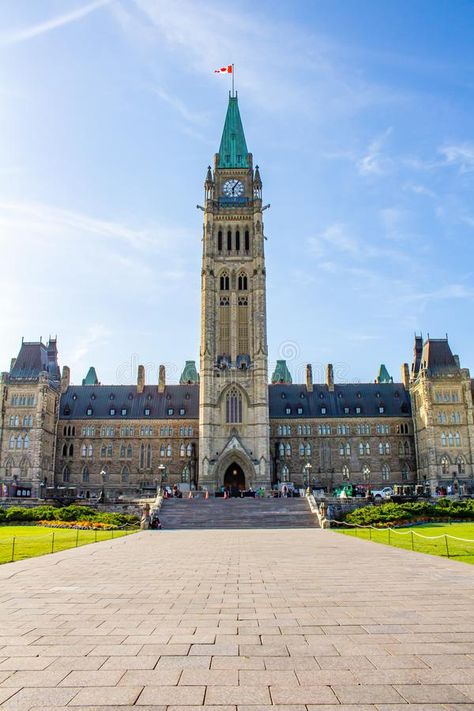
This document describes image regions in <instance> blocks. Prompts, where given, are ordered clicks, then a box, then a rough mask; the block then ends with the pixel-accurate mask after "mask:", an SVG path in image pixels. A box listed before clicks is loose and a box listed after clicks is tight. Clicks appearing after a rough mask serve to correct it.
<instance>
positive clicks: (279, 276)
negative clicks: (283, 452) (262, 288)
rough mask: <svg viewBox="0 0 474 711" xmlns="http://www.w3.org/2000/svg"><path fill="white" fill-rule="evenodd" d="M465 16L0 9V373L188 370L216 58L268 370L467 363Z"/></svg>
mask: <svg viewBox="0 0 474 711" xmlns="http://www.w3.org/2000/svg"><path fill="white" fill-rule="evenodd" d="M473 26H474V3H472V2H470V1H469V2H463V1H462V0H456V2H452V1H451V0H449V1H447V0H446V1H444V0H437V1H436V2H432V1H431V0H426V1H424V0H413V1H412V2H406V3H400V2H398V1H393V2H392V1H391V0H318V1H317V2H316V1H313V2H303V1H301V2H298V3H294V2H290V1H289V0H288V1H280V2H278V3H274V2H269V1H266V0H263V1H261V2H260V3H258V4H255V3H254V2H245V1H244V2H239V1H236V2H233V3H222V2H208V1H207V0H202V1H201V0H200V1H199V2H193V0H174V1H173V2H170V1H169V0H166V1H163V0H110V1H107V0H103V1H102V0H97V1H92V0H42V1H41V2H36V3H32V2H30V0H3V2H2V3H1V4H0V156H1V160H0V246H1V255H2V256H1V259H2V289H1V290H0V324H1V331H0V332H1V336H2V337H1V340H0V369H5V370H6V369H8V367H9V362H10V358H11V357H12V356H15V355H16V354H17V352H18V348H19V344H20V341H21V337H22V336H24V337H25V339H26V340H36V339H38V338H39V336H40V335H41V334H42V335H43V337H44V338H46V337H47V336H48V335H49V334H53V335H54V334H56V333H57V335H58V345H59V351H60V360H61V364H62V365H64V364H68V365H69V366H70V367H71V369H72V380H73V382H80V380H81V379H82V378H83V377H84V375H85V372H86V371H87V369H88V367H89V365H94V366H95V367H96V369H97V372H98V375H99V378H100V380H101V381H102V382H103V383H111V382H115V383H122V382H133V381H134V379H135V377H136V366H137V364H138V363H143V364H144V365H145V367H146V369H147V380H148V381H149V382H153V381H155V380H156V379H157V369H158V365H159V364H160V363H165V364H166V366H167V370H168V378H169V380H170V381H176V379H177V378H179V374H180V371H181V369H182V366H183V364H184V361H185V360H186V359H193V358H194V359H196V360H197V361H198V359H199V328H200V324H199V317H200V259H201V233H202V227H201V219H202V213H201V212H199V211H197V210H196V208H195V206H196V204H197V203H200V202H202V195H203V188H202V184H203V180H204V177H205V172H206V167H207V165H208V164H209V163H211V161H212V157H213V154H214V153H215V152H216V150H217V149H218V145H219V141H220V134H221V131H222V127H223V122H224V117H225V111H226V105H227V94H228V89H229V81H228V78H227V77H225V76H217V75H214V73H213V69H214V68H215V67H218V66H221V65H222V64H227V63H230V62H234V63H235V65H236V84H237V88H238V91H239V102H240V109H241V114H242V119H243V123H244V128H245V132H246V137H247V144H248V146H249V150H251V151H252V152H253V154H254V159H255V160H256V162H257V163H258V164H259V165H260V167H261V173H262V178H263V182H264V198H265V202H269V203H271V206H272V207H271V209H270V210H269V211H267V212H266V213H265V215H266V223H265V228H266V234H267V236H268V241H267V243H266V245H267V278H268V282H267V283H268V297H267V306H268V331H269V348H270V363H271V365H273V363H274V362H275V360H276V359H277V358H283V357H287V359H288V362H289V367H290V370H291V371H292V373H293V376H294V379H296V380H298V379H301V378H302V377H303V369H304V365H305V363H307V362H311V363H313V369H314V373H315V377H316V378H317V379H321V378H322V372H323V368H324V364H325V363H326V362H333V363H334V364H335V371H336V378H337V379H339V380H340V381H351V380H354V381H356V380H369V381H370V380H372V379H373V378H374V377H375V375H376V373H377V370H378V366H379V364H380V363H381V362H384V363H386V365H387V367H388V369H389V370H390V372H391V373H392V374H393V375H394V376H395V378H396V379H398V377H399V371H400V364H401V363H402V362H403V361H406V360H409V359H410V357H411V351H412V339H413V333H414V332H415V331H418V332H419V331H421V332H423V334H424V335H426V334H427V333H429V334H430V335H431V336H433V337H443V336H444V335H445V333H446V332H448V333H449V338H450V342H451V345H452V348H453V350H454V352H456V353H459V355H460V357H461V363H462V364H463V365H465V366H467V367H469V366H471V367H474V333H473V329H472V322H473V319H472V310H473V304H474V282H473V278H472V277H473V274H472V273H473V264H474V248H473V238H474V205H473V201H472V195H473V188H474V124H473V119H472V117H473V115H474V99H473V88H474V49H473V47H474V44H473V42H472V27H473Z"/></svg>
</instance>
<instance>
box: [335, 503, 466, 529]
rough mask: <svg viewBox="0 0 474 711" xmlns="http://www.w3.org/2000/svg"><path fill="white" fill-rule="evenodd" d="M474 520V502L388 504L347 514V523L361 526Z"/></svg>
mask: <svg viewBox="0 0 474 711" xmlns="http://www.w3.org/2000/svg"><path fill="white" fill-rule="evenodd" d="M450 518H454V519H461V520H474V501H473V500H472V499H467V500H466V501H451V500H449V499H441V500H440V501H437V502H436V503H435V504H432V503H430V502H429V501H412V502H406V503H403V504H395V503H392V502H388V503H386V504H381V505H378V506H365V507H364V508H360V509H356V510H355V511H351V512H350V513H348V514H346V516H345V518H344V520H345V521H346V522H347V523H354V524H358V525H359V526H370V525H378V524H380V525H387V524H389V523H390V524H394V523H395V524H399V523H400V522H404V523H407V522H408V523H410V522H412V523H413V522H415V521H418V522H420V521H422V522H428V521H433V520H446V519H450Z"/></svg>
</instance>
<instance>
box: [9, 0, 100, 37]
mask: <svg viewBox="0 0 474 711" xmlns="http://www.w3.org/2000/svg"><path fill="white" fill-rule="evenodd" d="M110 2H112V0H94V2H90V3H88V4H87V5H83V6H82V7H78V8H77V9H76V10H72V11H71V12H68V13H65V14H64V15H59V16H57V17H52V18H51V19H49V20H46V21H45V22H40V23H39V24H37V25H33V26H32V27H26V28H25V29H23V30H9V31H6V32H3V33H1V34H0V45H4V46H5V45H11V44H18V43H19V42H26V41H27V40H29V39H33V37H38V36H39V35H44V34H45V33H46V32H51V31H52V30H57V29H59V28H60V27H64V25H69V24H71V22H77V21H78V20H82V18H83V17H86V15H89V14H90V13H91V12H94V11H95V10H98V9H99V8H100V7H104V5H108V4H109V3H110Z"/></svg>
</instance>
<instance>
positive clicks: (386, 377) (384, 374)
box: [377, 363, 393, 383]
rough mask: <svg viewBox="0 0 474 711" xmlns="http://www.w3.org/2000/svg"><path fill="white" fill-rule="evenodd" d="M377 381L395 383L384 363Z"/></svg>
mask: <svg viewBox="0 0 474 711" xmlns="http://www.w3.org/2000/svg"><path fill="white" fill-rule="evenodd" d="M377 382H378V383H393V378H392V377H391V375H390V373H389V372H388V370H387V368H386V367H385V365H384V364H383V363H382V365H381V366H380V368H379V374H378V376H377Z"/></svg>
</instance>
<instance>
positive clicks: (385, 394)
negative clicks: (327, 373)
mask: <svg viewBox="0 0 474 711" xmlns="http://www.w3.org/2000/svg"><path fill="white" fill-rule="evenodd" d="M269 400H270V418H287V417H295V418H305V417H315V418H320V419H327V418H331V417H340V418H344V417H361V418H363V417H410V415H411V407H410V397H409V394H408V392H407V390H405V388H404V386H403V385H402V384H401V383H380V384H379V383H360V384H359V383H351V384H349V385H335V386H334V392H330V391H329V390H328V387H327V385H318V384H315V385H314V386H313V392H308V391H307V389H306V385H270V386H269ZM287 407H289V408H290V409H291V414H290V415H288V414H287V413H286V408H287ZM357 407H360V409H361V412H360V413H357V412H356V408H357ZM381 407H383V408H384V411H383V412H380V410H379V408H381ZM299 408H300V409H302V412H301V413H298V409H299ZM323 408H325V409H326V412H323ZM344 408H349V412H348V413H346V412H344Z"/></svg>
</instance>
